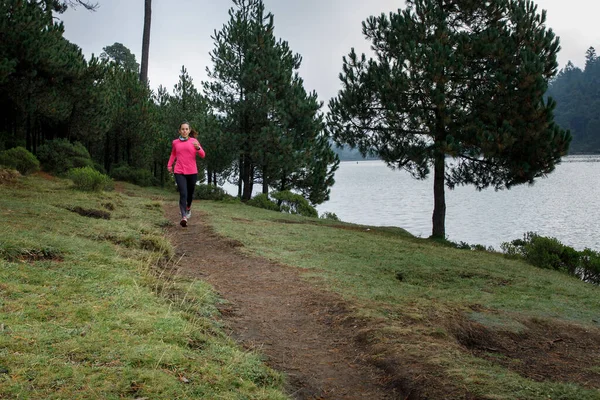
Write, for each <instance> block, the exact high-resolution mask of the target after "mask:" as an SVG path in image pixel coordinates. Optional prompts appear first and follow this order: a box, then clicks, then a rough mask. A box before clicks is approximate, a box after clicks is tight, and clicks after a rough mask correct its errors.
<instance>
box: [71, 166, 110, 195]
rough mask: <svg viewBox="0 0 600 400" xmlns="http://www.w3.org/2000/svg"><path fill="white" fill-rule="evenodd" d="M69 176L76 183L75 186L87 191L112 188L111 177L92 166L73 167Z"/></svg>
mask: <svg viewBox="0 0 600 400" xmlns="http://www.w3.org/2000/svg"><path fill="white" fill-rule="evenodd" d="M67 176H68V177H69V179H71V180H72V181H73V183H74V184H75V188H76V189H79V190H85V191H101V190H107V189H112V180H111V179H110V177H108V176H106V175H104V174H102V173H100V172H98V171H96V170H95V169H94V168H92V167H82V168H73V169H71V170H70V171H69V172H68V174H67Z"/></svg>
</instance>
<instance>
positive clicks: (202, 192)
mask: <svg viewBox="0 0 600 400" xmlns="http://www.w3.org/2000/svg"><path fill="white" fill-rule="evenodd" d="M227 196H228V195H227V193H225V191H224V190H223V189H222V188H220V187H218V186H214V185H205V184H200V185H196V189H195V190H194V199H198V200H216V201H220V200H223V199H225V198H226V197H227Z"/></svg>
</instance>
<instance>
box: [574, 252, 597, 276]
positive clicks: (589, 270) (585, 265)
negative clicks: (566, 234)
mask: <svg viewBox="0 0 600 400" xmlns="http://www.w3.org/2000/svg"><path fill="white" fill-rule="evenodd" d="M579 254H580V258H579V260H580V264H579V266H580V269H579V270H578V271H577V273H578V275H580V277H581V279H583V280H584V281H586V282H590V283H595V284H596V285H600V253H598V252H597V251H593V250H590V249H584V250H583V251H582V252H580V253H579Z"/></svg>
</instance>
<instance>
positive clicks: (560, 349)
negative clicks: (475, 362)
mask: <svg viewBox="0 0 600 400" xmlns="http://www.w3.org/2000/svg"><path fill="white" fill-rule="evenodd" d="M522 324H523V325H524V326H525V327H526V329H524V330H523V331H522V332H519V333H515V332H503V331H492V330H490V329H488V328H486V327H485V326H483V325H481V324H478V323H472V322H468V323H463V324H462V327H461V329H460V330H459V331H458V332H456V333H455V335H456V337H457V339H458V341H459V342H460V343H461V344H463V345H464V346H465V347H466V348H467V349H469V351H471V352H472V353H473V354H474V355H476V356H478V357H481V358H484V359H487V360H489V361H492V362H494V363H497V364H500V365H502V366H504V367H506V368H508V369H510V370H512V371H514V372H517V373H519V374H520V375H522V376H525V377H527V378H529V379H532V380H535V381H555V382H571V383H576V384H578V385H581V386H583V387H587V388H589V389H594V388H595V389H600V370H598V367H599V366H600V361H599V360H600V330H598V329H594V328H591V327H590V328H584V327H581V326H576V325H569V324H565V323H561V322H558V321H543V320H529V321H522Z"/></svg>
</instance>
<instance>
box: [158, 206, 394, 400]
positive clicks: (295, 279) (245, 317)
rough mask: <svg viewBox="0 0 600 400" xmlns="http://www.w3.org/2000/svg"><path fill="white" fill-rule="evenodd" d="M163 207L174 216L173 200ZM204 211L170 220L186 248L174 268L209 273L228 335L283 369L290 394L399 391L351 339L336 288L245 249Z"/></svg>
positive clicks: (359, 395)
mask: <svg viewBox="0 0 600 400" xmlns="http://www.w3.org/2000/svg"><path fill="white" fill-rule="evenodd" d="M166 215H167V217H168V218H169V219H170V220H171V221H179V219H178V218H179V216H178V210H177V208H176V207H174V206H173V207H171V206H170V205H169V206H167V207H166ZM202 217H203V216H202V215H200V212H198V211H196V212H195V214H194V215H192V218H191V219H190V223H189V224H188V227H187V228H181V227H180V226H179V225H177V226H176V227H173V228H171V231H170V234H171V235H172V237H173V243H174V244H175V246H176V248H177V253H178V254H179V255H183V258H182V260H181V262H180V266H179V273H180V274H182V275H184V276H187V277H193V278H200V279H202V280H204V281H207V282H208V283H210V284H211V285H213V286H214V287H215V288H216V290H217V291H218V293H219V295H220V296H221V297H222V298H224V299H226V300H227V301H228V304H226V305H224V306H223V307H222V308H221V313H222V315H223V318H224V320H225V323H226V324H227V325H228V326H229V328H230V329H231V334H232V336H233V337H234V338H235V339H236V340H238V341H240V342H241V343H242V344H243V345H244V346H245V347H247V348H251V349H257V350H258V351H259V352H260V353H262V354H264V355H265V356H266V357H267V363H268V364H269V365H270V366H271V367H273V368H274V369H276V370H279V371H282V372H284V373H285V374H286V375H287V376H288V378H289V379H288V381H289V387H288V388H287V389H288V392H289V393H290V395H291V396H292V397H293V398H296V399H369V400H377V399H396V398H399V395H398V394H397V393H395V392H394V391H393V390H392V389H390V388H386V387H385V385H384V383H385V382H386V377H385V376H384V375H383V374H382V373H380V372H379V371H378V370H376V369H375V368H373V367H371V366H370V365H368V363H367V362H366V361H365V355H364V354H363V353H362V352H361V350H360V348H359V345H358V344H357V342H356V333H357V332H358V329H359V328H360V327H359V326H357V324H359V323H358V322H356V321H354V320H353V319H352V318H351V316H350V314H349V313H348V311H347V309H348V308H347V305H345V304H344V302H343V301H342V300H341V299H340V298H339V297H338V296H336V295H333V294H330V293H324V292H323V291H320V290H317V289H316V288H314V287H313V286H311V285H310V283H308V282H306V281H305V280H303V279H302V278H300V276H299V269H297V268H291V267H287V266H284V265H280V264H276V263H273V262H270V261H268V260H265V259H261V258H258V257H251V256H248V255H245V254H243V253H242V252H240V251H239V250H238V249H237V247H239V246H240V244H239V243H236V242H234V241H232V240H229V239H226V238H223V237H220V236H218V235H217V234H216V233H215V232H214V231H213V230H212V228H210V227H209V226H208V225H206V224H204V223H202V220H203V218H202Z"/></svg>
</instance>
